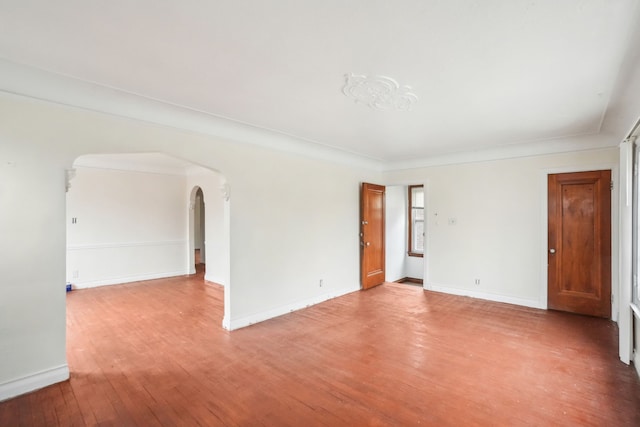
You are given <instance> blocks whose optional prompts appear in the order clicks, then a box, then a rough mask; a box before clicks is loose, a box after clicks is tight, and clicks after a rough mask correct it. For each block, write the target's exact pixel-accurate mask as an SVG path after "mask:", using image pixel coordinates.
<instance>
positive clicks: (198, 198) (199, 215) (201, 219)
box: [189, 187, 207, 272]
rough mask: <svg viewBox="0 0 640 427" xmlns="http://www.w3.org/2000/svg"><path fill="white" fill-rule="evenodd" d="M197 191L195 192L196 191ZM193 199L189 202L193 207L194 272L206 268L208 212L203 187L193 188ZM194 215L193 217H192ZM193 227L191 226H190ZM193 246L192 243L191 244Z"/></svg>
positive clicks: (191, 210)
mask: <svg viewBox="0 0 640 427" xmlns="http://www.w3.org/2000/svg"><path fill="white" fill-rule="evenodd" d="M194 191H195V193H194ZM191 197H192V200H191V201H190V203H189V206H190V207H191V209H190V213H189V218H190V222H191V224H193V231H191V230H190V234H189V236H190V239H191V240H192V241H193V252H194V254H193V263H192V265H190V269H192V271H193V272H201V271H204V270H205V268H206V259H207V252H206V250H207V249H206V238H205V236H206V232H205V230H206V212H205V203H204V193H203V191H202V188H200V187H195V188H194V189H193V190H192V195H191ZM191 216H193V218H191ZM190 228H191V227H190ZM189 246H190V247H191V245H189Z"/></svg>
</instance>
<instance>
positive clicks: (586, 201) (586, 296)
mask: <svg viewBox="0 0 640 427" xmlns="http://www.w3.org/2000/svg"><path fill="white" fill-rule="evenodd" d="M610 184H611V171H609V170H605V171H592V172H577V173H564V174H553V175H549V179H548V196H549V248H548V254H547V255H548V262H549V269H548V273H549V277H548V284H547V286H548V306H549V308H550V309H554V310H562V311H569V312H572V313H580V314H587V315H591V316H598V317H606V318H610V317H611V187H610Z"/></svg>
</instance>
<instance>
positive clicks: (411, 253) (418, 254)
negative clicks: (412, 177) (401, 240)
mask: <svg viewBox="0 0 640 427" xmlns="http://www.w3.org/2000/svg"><path fill="white" fill-rule="evenodd" d="M414 188H422V193H423V200H424V185H410V186H409V197H408V199H407V223H408V227H407V229H408V234H409V236H408V239H407V240H408V244H409V246H408V250H407V255H409V256H413V257H419V258H423V257H424V250H423V251H422V252H414V251H413V239H412V236H413V218H412V213H413V196H412V192H413V189H414ZM422 208H423V209H424V206H423V207H422ZM425 219H426V218H425Z"/></svg>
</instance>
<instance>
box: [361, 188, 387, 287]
mask: <svg viewBox="0 0 640 427" xmlns="http://www.w3.org/2000/svg"><path fill="white" fill-rule="evenodd" d="M384 190H385V188H384V186H382V185H376V184H367V183H363V184H362V190H361V192H360V272H361V283H362V289H369V288H372V287H374V286H376V285H380V284H381V283H383V282H384V203H385V200H384Z"/></svg>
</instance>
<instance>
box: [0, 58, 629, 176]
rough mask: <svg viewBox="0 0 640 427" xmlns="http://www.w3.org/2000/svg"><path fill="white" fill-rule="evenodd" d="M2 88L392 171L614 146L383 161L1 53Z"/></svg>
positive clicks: (565, 141) (549, 146)
mask: <svg viewBox="0 0 640 427" xmlns="http://www.w3.org/2000/svg"><path fill="white" fill-rule="evenodd" d="M0 93H5V94H10V95H13V96H19V97H26V98H30V99H35V100H39V101H43V102H49V103H54V104H59V105H64V106H68V107H72V108H79V109H83V110H88V111H93V112H99V113H104V114H109V115H113V116H117V117H121V118H126V119H131V120H136V121H142V122H147V123H153V124H155V125H160V126H166V127H170V128H175V129H180V130H186V131H191V132H195V133H200V134H204V135H209V136H213V137H215V138H219V139H222V140H226V141H233V142H238V143H243V144H247V145H254V146H260V147H264V148H269V149H272V150H276V151H282V152H287V153H293V154H297V155H301V156H304V157H308V158H313V159H319V160H325V161H329V162H334V163H339V164H346V165H349V166H351V167H358V168H361V169H365V170H373V171H378V172H391V171H398V170H406V169H417V168H424V167H431V166H443V165H451V164H460V163H473V162H481V161H491V160H503V159H509V158H518V157H529V156H539V155H546V154H558V153H565V152H571V151H583V150H594V149H602V148H608V147H613V146H616V145H617V144H618V143H619V141H618V140H617V139H616V138H615V137H613V136H612V135H607V134H605V133H599V134H591V135H577V136H570V137H564V138H556V139H550V140H544V141H532V142H527V143H518V144H510V145H504V146H499V147H493V148H488V149H481V150H469V151H465V152H457V153H449V154H443V155H437V156H431V157H427V158H420V159H408V160H399V161H387V162H385V161H382V160H379V159H372V158H368V157H366V156H362V155H359V154H356V153H351V152H348V151H344V150H340V149H338V148H335V147H331V146H328V145H323V144H320V143H318V142H315V141H310V140H306V139H303V138H299V137H295V136H293V135H289V134H286V133H282V132H278V131H275V130H272V129H266V128H261V127H258V126H254V125H250V124H247V123H242V122H239V121H235V120H232V119H228V118H225V117H220V116H216V115H214V114H210V113H206V112H203V111H198V110H194V109H190V108H188V107H185V106H180V105H175V104H171V103H167V102H163V101H160V100H157V99H152V98H149V97H145V96H142V95H139V94H135V93H131V92H126V91H123V90H120V89H117V88H112V87H108V86H105V85H101V84H97V83H92V82H87V81H83V80H80V79H77V78H74V77H70V76H65V75H61V74H57V73H53V72H50V71H46V70H42V69H38V68H34V67H31V66H27V65H22V64H17V63H15V62H12V61H9V60H6V59H3V58H0Z"/></svg>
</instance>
